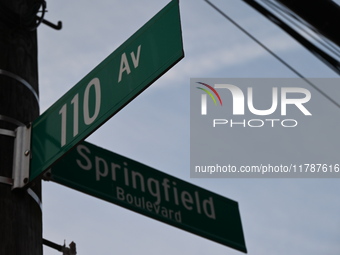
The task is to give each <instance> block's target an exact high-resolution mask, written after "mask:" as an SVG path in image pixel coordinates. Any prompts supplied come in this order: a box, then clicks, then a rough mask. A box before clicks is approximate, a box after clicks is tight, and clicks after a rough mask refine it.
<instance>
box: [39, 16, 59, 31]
mask: <svg viewBox="0 0 340 255" xmlns="http://www.w3.org/2000/svg"><path fill="white" fill-rule="evenodd" d="M41 22H42V23H44V24H45V25H47V26H49V27H51V28H53V29H55V30H61V29H62V27H63V23H62V22H61V21H58V24H57V25H55V24H53V23H52V22H50V21H48V20H46V19H43V20H42V21H41Z"/></svg>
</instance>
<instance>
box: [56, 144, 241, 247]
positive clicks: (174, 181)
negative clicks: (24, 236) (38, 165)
mask: <svg viewBox="0 0 340 255" xmlns="http://www.w3.org/2000/svg"><path fill="white" fill-rule="evenodd" d="M50 174H51V180H52V181H55V182H57V183H59V184H62V185H65V186H67V187H70V188H72V189H76V190H78V191H81V192H84V193H86V194H89V195H92V196H95V197H97V198H100V199H103V200H106V201H108V202H111V203H114V204H116V205H120V206H122V207H124V208H127V209H130V210H132V211H135V212H138V213H141V214H143V215H145V216H148V217H151V218H153V219H156V220H159V221H161V222H164V223H168V224H170V225H172V226H175V227H178V228H180V229H183V230H186V231H189V232H191V233H194V234H197V235H199V236H202V237H205V238H207V239H210V240H212V241H216V242H218V243H221V244H223V245H226V246H229V247H232V248H234V249H236V250H239V251H242V252H245V253H246V252H247V249H246V244H245V240H244V235H243V230H242V224H241V217H240V212H239V208H238V203H237V202H235V201H233V200H230V199H228V198H225V197H222V196H220V195H218V194H215V193H213V192H210V191H207V190H205V189H203V188H200V187H198V186H196V185H193V184H190V183H188V182H185V181H182V180H180V179H178V178H176V177H173V176H171V175H168V174H165V173H162V172H160V171H158V170H156V169H153V168H151V167H148V166H146V165H144V164H141V163H139V162H136V161H134V160H131V159H129V158H126V157H123V156H121V155H118V154H116V153H113V152H110V151H108V150H105V149H102V148H99V147H97V146H95V145H92V144H90V143H87V142H82V143H80V144H79V145H77V146H76V147H75V148H74V149H72V150H71V152H70V153H68V154H67V155H66V156H65V157H63V158H62V159H61V160H60V161H58V162H57V163H56V164H55V165H53V166H52V168H51V173H50Z"/></svg>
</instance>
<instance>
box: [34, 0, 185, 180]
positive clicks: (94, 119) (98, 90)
mask: <svg viewBox="0 0 340 255" xmlns="http://www.w3.org/2000/svg"><path fill="white" fill-rule="evenodd" d="M183 57H184V53H183V45H182V33H181V24H180V16H179V3H178V0H173V1H171V2H170V3H169V4H168V5H167V6H166V7H164V8H163V9H162V10H161V11H160V12H159V13H157V14H156V15H155V16H154V17H153V18H152V19H151V20H149V21H148V22H147V23H146V24H145V25H144V26H143V27H142V28H140V29H139V30H138V31H137V32H136V33H135V34H133V35H132V36H131V37H130V38H129V39H128V40H127V41H126V42H125V43H123V44H122V45H121V46H120V47H119V48H118V49H117V50H115V51H114V52H113V53H112V54H111V55H110V56H108V57H107V58H106V59H105V60H104V61H103V62H102V63H100V64H99V65H98V66H97V67H95V68H94V69H93V70H92V71H91V72H90V73H89V74H88V75H86V76H85V77H84V78H83V79H82V80H81V81H80V82H78V83H77V84H76V85H75V86H74V87H73V88H72V89H70V90H69V91H68V92H67V93H66V94H65V95H64V96H62V97H61V98H60V99H59V100H58V101H57V102H56V103H54V104H53V105H52V106H51V107H50V108H49V109H48V110H46V111H45V112H44V113H43V114H42V115H41V116H40V117H39V118H38V119H37V120H36V121H34V122H33V126H32V159H31V172H30V178H29V179H30V181H32V180H33V179H35V178H36V177H37V176H39V175H40V174H42V173H43V171H45V170H46V169H47V168H48V167H49V166H51V164H53V163H54V162H55V161H57V160H58V159H60V158H61V157H62V156H63V155H64V154H65V153H66V152H68V151H69V150H70V149H71V148H73V147H74V146H75V145H76V144H78V143H79V142H80V141H82V140H84V139H85V138H86V137H87V136H89V135H90V134H91V133H92V132H94V131H95V130H96V129H97V128H98V127H99V126H100V125H102V124H103V123H104V122H105V121H106V120H108V119H109V118H111V117H112V116H113V115H114V114H115V113H117V112H118V111H119V110H120V109H122V108H123V107H124V106H125V105H126V104H128V103H129V102H130V101H131V100H133V99H134V98H135V97H136V96H138V95H139V94H140V93H141V92H142V91H143V90H145V89H146V88H147V87H148V86H150V85H151V84H152V83H153V82H154V81H155V80H156V79H157V78H159V77H160V76H161V75H163V74H164V73H165V72H166V71H167V70H168V69H170V68H171V67H172V66H173V65H175V64H176V63H177V62H178V61H179V60H180V59H182V58H183Z"/></svg>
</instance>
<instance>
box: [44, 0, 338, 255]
mask: <svg viewBox="0 0 340 255" xmlns="http://www.w3.org/2000/svg"><path fill="white" fill-rule="evenodd" d="M168 2H169V1H168V0H139V1H136V0H124V1H117V0H98V1H89V0H83V1H79V0H72V1H65V0H59V1H55V0H50V1H47V5H48V13H47V15H46V19H48V20H50V21H51V22H57V21H58V20H61V21H62V22H63V29H62V30H61V31H55V30H53V29H51V28H49V27H47V26H45V25H41V26H40V27H39V29H38V44H39V77H40V103H41V112H43V111H45V110H46V109H47V108H48V107H49V106H50V105H52V104H53V103H54V102H55V101H56V100H57V99H58V98H60V97H61V96H62V95H63V94H64V93H65V92H67V91H68V90H69V89H70V88H71V87H72V86H74V85H75V84H76V83H77V82H78V81H79V80H80V79H81V78H83V77H84V76H85V75H86V74H87V73H88V72H89V71H91V70H92V69H93V68H94V67H95V66H96V65H97V64H99V63H100V62H101V61H102V60H103V59H104V58H106V57H107V56H108V55H109V54H110V53H111V52H113V51H114V50H115V49H116V48H117V47H118V46H119V45H121V44H122V43H123V42H124V41H125V40H126V39H128V38H129V37H130V36H131V35H132V34H133V33H134V32H135V31H137V30H138V29H139V28H140V27H141V26H142V25H143V24H145V22H147V21H148V20H149V19H150V18H152V17H153V16H154V15H155V14H156V13H157V12H158V11H159V10H161V9H162V8H163V7H164V6H165V5H166V4H167V3H168ZM212 2H213V3H214V4H216V5H217V6H218V7H219V8H221V9H222V10H223V11H225V12H226V13H227V14H228V15H230V16H231V17H232V18H233V19H235V20H236V21H237V22H239V23H240V24H241V25H242V26H244V27H245V28H246V29H247V30H248V31H251V33H253V34H254V35H255V36H256V37H257V38H258V39H259V40H261V41H262V42H263V43H264V44H265V45H266V46H267V47H269V48H270V49H271V50H273V51H274V52H275V53H276V54H278V55H279V56H280V57H282V58H283V59H284V60H285V61H287V62H288V63H289V64H290V65H291V66H293V67H294V68H295V69H296V70H298V71H299V72H300V73H301V74H303V75H304V76H305V77H313V78H337V77H338V76H337V75H336V74H335V73H334V72H333V71H331V70H330V69H329V68H328V67H326V66H325V65H324V64H323V63H321V62H320V61H319V60H318V59H317V58H315V57H314V56H313V55H311V54H310V53H309V52H308V51H306V50H305V49H304V48H303V47H301V46H300V45H299V44H297V43H296V42H295V41H294V40H293V39H291V38H289V37H288V36H287V35H286V34H285V33H283V32H281V31H280V30H279V29H278V28H276V27H275V25H273V24H271V23H270V22H269V21H268V20H266V19H265V18H263V17H262V16H260V15H259V14H258V13H257V12H255V11H254V10H252V9H251V8H250V7H248V6H247V5H246V4H244V3H243V2H242V1H240V0H214V1H212ZM180 11H181V21H182V32H183V43H184V51H185V58H184V59H183V60H181V61H180V62H179V63H178V64H177V65H175V66H174V67H173V68H172V69H171V70H169V71H168V72H167V73H166V74H164V75H163V76H162V77H161V78H160V79H158V80H157V81H156V82H155V83H154V84H153V85H152V86H151V87H150V88H148V89H147V90H146V91H144V92H143V93H142V94H141V95H140V96H138V97H137V98H136V99H135V100H134V101H132V102H131V103H130V104H128V105H127V106H126V107H125V108H124V109H123V110H121V111H120V112H119V113H118V114H117V115H115V116H114V117H113V118H112V119H110V120H109V121H108V122H107V123H105V124H104V125H103V126H102V127H101V128H100V129H98V130H97V131H96V132H95V133H93V134H92V135H91V136H90V137H89V138H88V139H87V141H89V142H91V143H94V144H95V145H97V146H100V147H102V148H105V149H108V150H110V151H113V152H116V153H119V154H121V155H124V156H126V157H129V158H131V159H134V160H137V161H139V162H141V163H144V164H146V165H149V166H151V167H153V168H156V169H158V170H160V171H163V172H165V173H167V174H170V175H173V176H175V177H178V178H180V179H182V180H185V181H188V182H190V183H193V184H195V185H198V186H200V187H203V188H205V189H208V190H211V191H213V192H216V193H218V194H220V195H222V196H225V197H228V198H231V199H233V200H235V201H237V202H238V203H239V207H240V213H241V219H242V224H243V230H244V234H245V240H246V244H247V248H248V253H249V254H251V255H263V254H277V255H281V254H282V255H286V254H299V255H314V254H315V255H319V254H325V255H326V254H327V255H337V254H340V201H339V191H340V185H339V184H340V180H339V179H227V178H224V179H196V178H190V171H189V164H190V162H189V156H190V150H189V145H190V140H189V135H190V131H189V128H190V127H189V123H190V116H189V101H190V95H189V87H190V78H197V77H203V78H206V77H207V78H209V77H210V78H230V77H232V78H256V77H257V78H259V77H260V78H267V77H270V78H294V77H296V76H295V74H294V73H292V72H291V71H290V70H288V69H287V68H286V67H284V66H283V65H282V64H281V63H279V62H278V61H277V60H275V59H274V58H273V57H272V56H270V55H269V54H268V53H267V52H266V51H264V50H263V49H262V48H261V47H259V46H258V45H257V44H256V43H254V42H253V41H251V40H250V39H249V38H248V37H247V36H245V35H244V34H243V33H242V32H241V31H239V30H238V29H237V28H235V27H234V26H233V25H232V24H231V23H230V22H229V21H227V20H226V19H225V18H223V17H222V16H221V15H220V14H219V13H217V12H216V11H215V10H213V9H212V8H211V7H210V6H209V5H208V4H207V3H206V2H205V1H203V0H182V1H180ZM325 89H326V91H327V88H325ZM311 91H312V89H311ZM327 92H328V93H330V94H331V95H332V96H334V97H335V99H337V98H340V93H339V92H340V90H339V89H329V91H327ZM312 96H315V97H316V98H317V99H318V100H320V105H321V106H322V108H321V109H322V110H320V111H326V110H324V109H327V111H326V112H323V116H324V119H323V121H324V127H325V130H326V131H327V137H328V139H329V140H330V142H329V144H328V143H324V144H323V148H322V149H319V150H317V152H318V153H321V154H318V158H322V155H323V154H322V153H324V155H325V157H324V159H325V161H326V162H314V163H328V162H327V160H328V159H329V158H334V157H335V156H336V155H337V153H338V152H337V151H335V149H339V148H338V146H337V145H338V144H339V135H338V130H339V122H338V121H336V119H339V118H340V109H337V108H336V107H335V106H333V105H332V104H331V103H330V102H328V101H327V100H324V99H323V98H322V97H321V96H320V95H318V94H317V92H315V91H312ZM338 102H340V99H339V100H338ZM306 132H307V133H308V130H307V129H306ZM310 133H311V134H310V137H309V136H308V137H305V139H306V140H308V141H309V142H308V143H306V147H305V148H306V150H307V149H309V148H310V147H318V143H317V142H316V141H317V140H313V137H314V138H315V137H316V136H318V135H319V134H318V132H316V131H313V132H310ZM309 138H310V139H309ZM284 141H285V137H281V138H280V139H278V140H277V141H276V142H277V144H278V146H279V144H282V143H284ZM242 142H243V143H246V141H242ZM248 143H251V141H248ZM307 144H308V145H307ZM328 145H329V147H328ZM285 146H287V154H286V157H287V158H286V160H287V161H289V157H290V155H291V154H289V146H295V145H294V144H290V145H289V144H288V145H287V143H286V145H285ZM307 146H308V148H307ZM299 153H300V152H299ZM303 153H304V152H303V151H301V154H302V155H303ZM304 155H305V156H306V154H304ZM329 155H331V156H332V157H329ZM307 159H309V158H308V156H307ZM312 160H313V158H310V161H312ZM306 163H313V162H306ZM338 163H340V161H339V162H338ZM43 236H44V238H46V239H48V240H51V241H53V242H56V243H60V244H62V243H63V242H64V240H66V244H69V243H70V242H71V241H74V242H76V244H77V251H78V254H80V255H92V254H120V255H131V254H148V255H156V254H157V255H158V254H160V253H161V254H163V255H170V254H186V255H197V254H202V255H203V254H204V255H205V254H214V255H222V254H223V255H225V254H240V252H238V251H236V250H233V249H231V248H229V247H225V246H223V245H220V244H218V243H215V242H213V241H210V240H206V239H204V238H202V237H199V236H196V235H193V234H191V233H188V232H185V231H183V230H180V229H177V228H174V227H172V226H169V225H166V224H164V223H160V222H158V221H155V220H153V219H150V218H147V217H145V216H142V215H140V214H137V213H135V212H132V211H129V210H127V209H124V208H121V207H118V206H116V205H113V204H110V203H107V202H104V201H102V200H99V199H97V198H93V197H91V196H88V195H85V194H83V193H80V192H78V191H75V190H72V189H69V188H66V187H64V186H61V185H58V184H55V183H52V182H44V183H43ZM44 254H45V255H54V254H60V253H59V252H58V251H56V250H53V249H51V248H48V247H44Z"/></svg>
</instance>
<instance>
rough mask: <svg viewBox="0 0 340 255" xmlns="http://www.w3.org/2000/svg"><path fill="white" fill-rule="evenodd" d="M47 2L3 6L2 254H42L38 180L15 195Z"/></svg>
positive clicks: (14, 1) (33, 105)
mask: <svg viewBox="0 0 340 255" xmlns="http://www.w3.org/2000/svg"><path fill="white" fill-rule="evenodd" d="M42 2H43V1H40V0H11V1H8V0H0V254H15V255H24V254H25V255H41V254H42V212H41V208H40V205H39V201H40V198H41V182H40V180H39V181H37V182H36V183H35V185H34V186H31V187H29V189H15V190H12V186H11V184H10V182H11V179H12V165H13V143H14V139H15V138H14V137H13V135H15V133H14V132H13V131H14V130H15V129H16V127H17V126H18V125H22V124H25V125H28V124H29V123H30V122H32V121H33V120H34V119H35V118H37V117H38V115H39V102H38V100H37V94H38V67H37V34H36V30H35V28H34V27H35V24H36V19H35V17H36V15H37V11H38V9H39V8H40V5H41V3H42Z"/></svg>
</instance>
